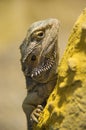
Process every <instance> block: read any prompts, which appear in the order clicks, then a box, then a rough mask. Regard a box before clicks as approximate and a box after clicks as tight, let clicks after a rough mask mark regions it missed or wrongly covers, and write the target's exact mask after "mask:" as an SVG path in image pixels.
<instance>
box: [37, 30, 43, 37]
mask: <svg viewBox="0 0 86 130" xmlns="http://www.w3.org/2000/svg"><path fill="white" fill-rule="evenodd" d="M36 36H37V37H38V38H40V39H41V38H43V37H44V31H38V32H36Z"/></svg>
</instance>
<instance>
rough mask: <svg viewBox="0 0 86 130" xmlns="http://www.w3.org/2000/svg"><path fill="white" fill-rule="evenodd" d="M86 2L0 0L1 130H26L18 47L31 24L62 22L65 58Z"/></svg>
mask: <svg viewBox="0 0 86 130" xmlns="http://www.w3.org/2000/svg"><path fill="white" fill-rule="evenodd" d="M85 7H86V0H0V130H26V118H25V115H24V113H23V111H22V107H21V106H22V101H23V99H24V97H25V95H26V87H25V79H24V76H23V73H22V72H21V65H20V61H19V60H20V52H19V45H20V44H21V43H22V40H23V39H24V37H25V35H26V32H27V29H28V27H29V26H30V25H31V23H33V22H35V21H37V20H42V19H46V18H57V19H59V20H60V23H61V24H60V32H59V48H60V56H62V54H63V51H64V48H65V45H66V43H67V39H68V36H69V34H70V32H71V29H72V27H73V25H74V23H75V21H76V19H77V17H78V16H79V15H80V13H81V12H82V10H83V9H84V8H85Z"/></svg>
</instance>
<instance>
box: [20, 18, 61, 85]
mask: <svg viewBox="0 0 86 130" xmlns="http://www.w3.org/2000/svg"><path fill="white" fill-rule="evenodd" d="M58 30H59V22H58V20H57V19H47V20H43V21H38V22H35V23H33V24H32V25H31V26H30V28H29V30H28V32H27V36H26V38H25V39H24V41H23V43H22V45H21V46H20V51H21V64H22V70H23V72H24V74H25V76H29V77H31V78H32V79H33V80H36V81H38V82H44V83H46V82H48V81H49V80H51V79H52V78H53V76H54V75H55V74H56V67H57V64H58V59H59V58H58V57H59V56H58V44H57V43H58Z"/></svg>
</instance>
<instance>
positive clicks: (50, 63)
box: [31, 57, 55, 78]
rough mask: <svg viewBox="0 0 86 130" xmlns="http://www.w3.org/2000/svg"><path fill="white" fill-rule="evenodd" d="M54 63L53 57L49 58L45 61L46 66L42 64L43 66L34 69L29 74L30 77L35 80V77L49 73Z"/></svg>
mask: <svg viewBox="0 0 86 130" xmlns="http://www.w3.org/2000/svg"><path fill="white" fill-rule="evenodd" d="M54 63H55V60H54V57H51V58H49V59H48V60H47V62H46V64H44V63H43V65H41V66H39V67H37V68H35V69H34V70H33V71H32V73H31V77H32V78H33V77H34V78H35V77H37V76H41V75H42V74H43V73H45V72H46V71H49V70H51V69H52V68H53V65H54Z"/></svg>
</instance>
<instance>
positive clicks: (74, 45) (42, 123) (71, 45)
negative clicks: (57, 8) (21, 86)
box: [35, 9, 86, 130]
mask: <svg viewBox="0 0 86 130" xmlns="http://www.w3.org/2000/svg"><path fill="white" fill-rule="evenodd" d="M35 130H86V9H84V10H83V13H82V14H81V15H80V17H79V19H78V20H77V22H76V23H75V25H74V27H73V31H72V32H71V35H70V37H69V40H68V45H67V48H66V51H65V53H64V55H63V58H62V60H61V63H60V65H59V69H58V81H57V85H56V87H55V89H54V91H53V92H52V94H51V95H50V97H49V99H48V102H47V105H46V107H45V109H44V111H43V113H42V114H41V116H40V119H39V123H38V125H37V126H35Z"/></svg>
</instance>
